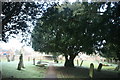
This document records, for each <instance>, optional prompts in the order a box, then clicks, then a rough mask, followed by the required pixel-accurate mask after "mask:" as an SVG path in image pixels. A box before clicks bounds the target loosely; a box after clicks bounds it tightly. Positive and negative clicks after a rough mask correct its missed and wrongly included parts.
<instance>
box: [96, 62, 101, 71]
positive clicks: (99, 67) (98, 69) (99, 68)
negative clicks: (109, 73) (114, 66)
mask: <svg viewBox="0 0 120 80" xmlns="http://www.w3.org/2000/svg"><path fill="white" fill-rule="evenodd" d="M101 69H102V63H100V64H99V66H98V68H97V71H101Z"/></svg>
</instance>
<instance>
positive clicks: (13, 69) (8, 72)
mask: <svg viewBox="0 0 120 80" xmlns="http://www.w3.org/2000/svg"><path fill="white" fill-rule="evenodd" d="M43 62H44V63H43V64H47V65H45V66H42V67H39V66H36V65H33V62H32V61H24V64H25V68H24V69H22V70H21V71H19V70H17V65H18V61H11V62H7V61H3V62H0V69H1V72H2V78H38V79H39V78H88V77H89V75H88V74H89V64H90V63H94V65H95V70H94V73H95V74H94V77H95V78H118V73H117V72H115V71H114V68H115V67H116V66H117V65H115V64H112V66H104V67H103V68H102V71H101V72H97V71H96V69H97V66H98V63H97V62H90V61H84V62H83V65H82V67H79V66H77V64H76V62H75V68H65V67H63V65H64V61H63V62H61V61H60V63H59V64H57V63H54V62H53V61H49V60H44V61H43ZM79 63H80V62H79Z"/></svg>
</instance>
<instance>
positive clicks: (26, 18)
mask: <svg viewBox="0 0 120 80" xmlns="http://www.w3.org/2000/svg"><path fill="white" fill-rule="evenodd" d="M53 4H55V2H2V15H3V18H2V40H3V41H4V42H8V40H9V37H10V36H11V35H12V34H19V33H20V34H21V35H22V36H23V38H24V39H23V40H22V42H23V41H27V40H28V39H27V38H28V34H29V33H31V31H32V29H31V28H33V27H34V25H35V24H36V20H37V19H38V18H40V16H41V15H42V13H44V12H45V9H46V8H47V7H49V6H51V5H53ZM12 37H15V36H12Z"/></svg>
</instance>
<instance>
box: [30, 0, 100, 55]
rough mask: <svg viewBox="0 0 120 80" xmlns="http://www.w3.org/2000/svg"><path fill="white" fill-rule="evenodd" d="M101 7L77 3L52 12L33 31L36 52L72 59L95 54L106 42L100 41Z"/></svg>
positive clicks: (59, 7)
mask: <svg viewBox="0 0 120 80" xmlns="http://www.w3.org/2000/svg"><path fill="white" fill-rule="evenodd" d="M100 5H102V4H100V3H91V4H88V3H77V2H76V3H73V4H69V3H67V4H62V5H60V6H56V5H54V6H52V7H50V8H48V9H47V11H46V12H45V13H44V14H43V16H42V17H41V18H40V20H39V21H38V24H37V26H36V27H35V28H34V30H33V33H32V42H33V48H34V49H35V50H39V51H43V52H59V53H64V54H69V55H70V54H76V55H77V54H78V53H79V52H81V51H84V52H87V53H89V54H91V53H92V52H93V51H95V47H94V45H97V42H99V41H101V40H102V39H100V38H97V37H98V36H100V35H99V34H100V33H99V34H97V33H98V31H99V27H100V25H98V24H100V21H101V20H102V19H101V15H100V14H99V12H98V9H99V8H100V7H99V6H100ZM94 8H95V9H94ZM93 35H94V36H93Z"/></svg>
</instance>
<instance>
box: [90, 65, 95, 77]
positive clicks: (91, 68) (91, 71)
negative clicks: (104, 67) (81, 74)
mask: <svg viewBox="0 0 120 80" xmlns="http://www.w3.org/2000/svg"><path fill="white" fill-rule="evenodd" d="M93 76H94V65H93V63H91V64H90V70H89V77H90V78H93Z"/></svg>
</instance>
